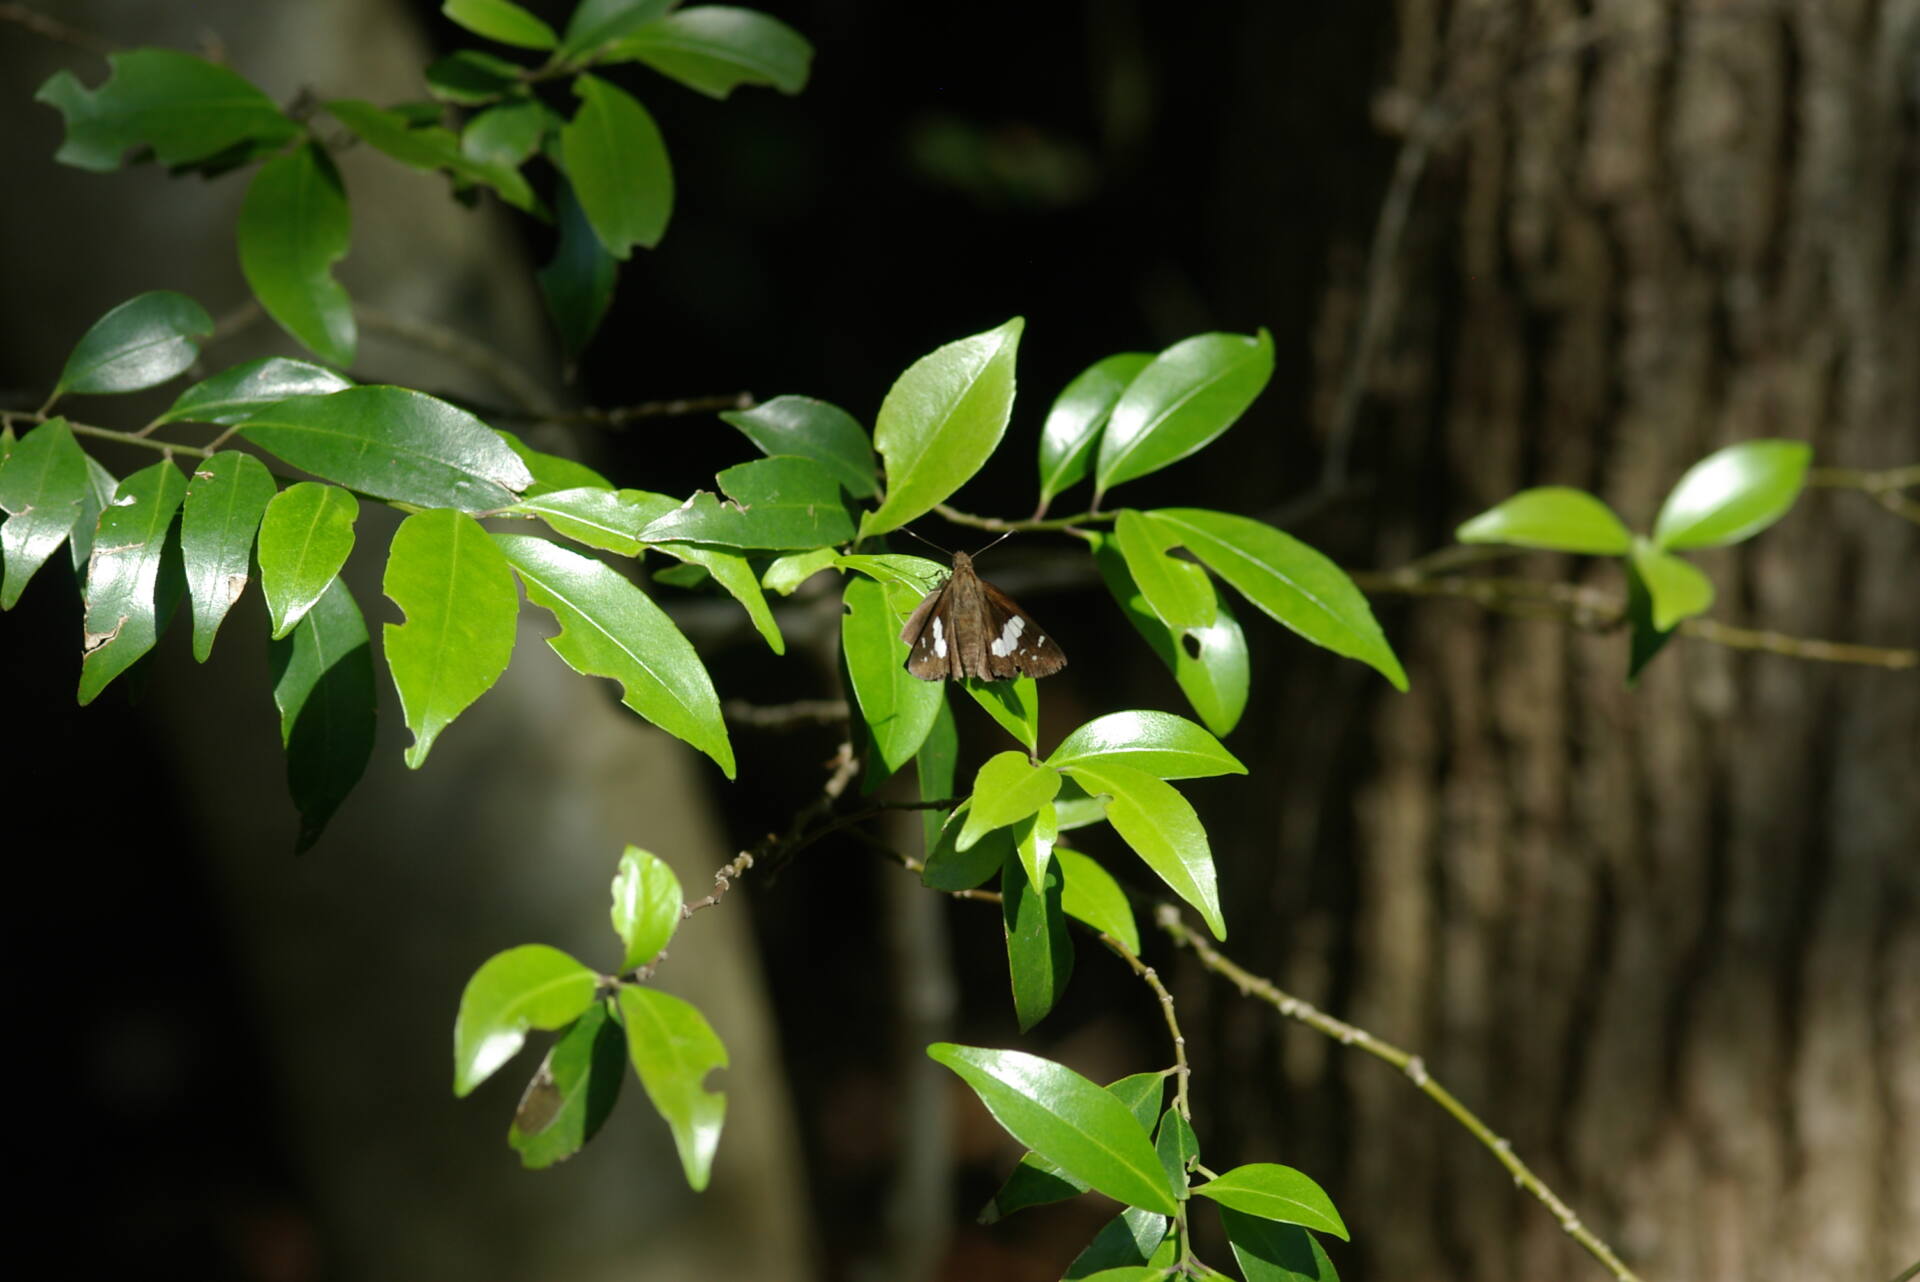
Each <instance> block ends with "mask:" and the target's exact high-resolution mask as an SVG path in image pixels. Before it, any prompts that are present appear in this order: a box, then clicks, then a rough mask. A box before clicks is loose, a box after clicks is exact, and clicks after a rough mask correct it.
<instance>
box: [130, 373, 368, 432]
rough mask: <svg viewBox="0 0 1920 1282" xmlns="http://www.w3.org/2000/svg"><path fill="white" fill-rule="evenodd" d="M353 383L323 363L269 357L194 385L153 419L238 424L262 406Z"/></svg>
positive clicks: (156, 421)
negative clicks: (316, 363) (164, 411)
mask: <svg viewBox="0 0 1920 1282" xmlns="http://www.w3.org/2000/svg"><path fill="white" fill-rule="evenodd" d="M352 386H353V382H352V380H350V379H347V378H344V377H342V376H341V375H339V374H336V373H334V372H333V371H332V370H330V369H328V368H327V367H326V366H324V365H314V364H312V363H310V362H308V361H295V360H288V359H287V358H286V357H284V356H268V357H266V358H264V359H262V360H257V361H248V362H247V363H246V364H244V365H235V366H234V367H233V368H232V369H228V370H222V371H221V372H220V373H218V374H215V375H214V376H213V377H212V378H209V379H206V380H204V381H203V382H199V383H195V384H194V385H193V386H192V387H189V388H188V389H187V390H186V391H184V392H182V393H180V396H179V399H177V400H176V401H174V403H173V405H172V406H171V407H170V408H169V409H168V410H167V412H166V413H164V414H162V415H161V416H160V417H159V418H157V419H155V420H154V422H155V424H156V425H157V424H160V423H180V422H187V423H221V424H232V423H239V422H244V421H245V420H246V419H247V418H248V416H250V415H251V414H253V413H254V411H256V410H257V409H259V408H260V407H261V406H264V405H272V404H274V403H276V402H278V401H284V400H286V399H287V398H288V397H290V396H322V395H325V394H326V393H328V392H338V391H343V390H345V389H346V388H349V387H352Z"/></svg>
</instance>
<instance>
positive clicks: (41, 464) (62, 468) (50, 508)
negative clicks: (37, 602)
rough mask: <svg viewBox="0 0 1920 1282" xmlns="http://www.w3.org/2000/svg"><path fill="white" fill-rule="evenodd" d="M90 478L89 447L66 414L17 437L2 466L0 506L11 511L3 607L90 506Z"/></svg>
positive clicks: (0, 590)
mask: <svg viewBox="0 0 1920 1282" xmlns="http://www.w3.org/2000/svg"><path fill="white" fill-rule="evenodd" d="M87 480H88V476H87V455H86V451H84V450H82V449H81V448H80V446H79V444H78V443H77V442H75V441H74V439H73V430H72V429H71V428H69V427H68V426H67V421H66V420H65V419H63V418H52V419H48V420H47V421H46V422H44V423H42V424H40V425H39V426H38V427H35V428H34V429H32V430H31V431H29V432H28V433H27V434H26V435H25V436H23V437H21V438H20V439H19V440H18V441H16V442H15V443H14V446H13V452H12V453H11V454H10V455H9V456H8V457H7V461H6V466H5V467H0V510H4V511H5V512H6V513H7V514H8V515H7V520H6V524H5V525H0V555H4V557H5V558H6V578H5V581H4V584H0V609H7V610H11V609H12V608H13V606H14V603H15V602H16V601H18V600H19V599H20V594H21V593H22V592H24V591H25V590H26V587H27V581H28V580H29V579H31V578H33V576H34V574H35V573H36V572H37V571H38V570H39V569H40V567H41V566H43V565H45V564H46V562H47V558H48V557H50V556H52V555H53V554H54V553H55V552H56V551H58V550H59V548H60V545H61V544H62V543H64V542H65V541H66V539H67V536H68V535H69V534H70V533H72V532H73V531H74V527H75V526H76V525H77V524H78V523H79V521H80V518H81V514H82V510H83V508H84V507H86V506H87V503H86V500H87ZM87 534H88V535H89V537H90V536H91V534H92V530H91V529H89V530H88V531H87Z"/></svg>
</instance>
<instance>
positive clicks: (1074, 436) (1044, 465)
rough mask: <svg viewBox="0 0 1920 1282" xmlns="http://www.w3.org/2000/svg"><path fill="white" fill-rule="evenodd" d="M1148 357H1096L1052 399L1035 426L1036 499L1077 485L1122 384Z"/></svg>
mask: <svg viewBox="0 0 1920 1282" xmlns="http://www.w3.org/2000/svg"><path fill="white" fill-rule="evenodd" d="M1152 362H1153V357H1152V356H1151V355H1150V354H1148V353H1146V352H1121V353H1120V354H1119V355H1117V356H1109V357H1107V358H1106V359H1105V360H1101V361H1095V362H1094V363H1093V364H1092V365H1090V366H1088V367H1087V368H1086V369H1085V370H1082V371H1081V372H1080V374H1079V375H1078V376H1077V377H1075V378H1074V380H1073V381H1072V382H1071V383H1068V384H1067V385H1066V387H1065V389H1064V390H1062V391H1061V393H1060V395H1059V396H1057V397H1056V398H1054V402H1053V408H1052V409H1050V410H1048V411H1047V421H1046V424H1045V425H1044V426H1042V427H1041V429H1040V500H1041V502H1042V503H1047V502H1051V501H1052V499H1053V497H1054V495H1056V494H1059V493H1060V492H1061V491H1063V490H1065V489H1067V488H1069V487H1070V486H1073V485H1076V484H1078V483H1079V482H1080V481H1081V480H1082V479H1083V478H1084V477H1085V476H1086V474H1087V467H1088V465H1089V464H1090V463H1091V462H1092V461H1093V450H1094V446H1095V445H1097V444H1098V443H1099V441H1100V429H1101V428H1103V427H1105V426H1106V425H1107V416H1108V415H1110V414H1112V413H1113V407H1114V406H1115V405H1117V404H1119V402H1120V394H1121V393H1122V392H1124V391H1126V390H1127V384H1129V383H1131V382H1133V380H1134V378H1135V377H1136V376H1137V375H1138V374H1139V373H1140V371H1141V370H1143V369H1145V368H1146V367H1147V366H1148V365H1149V364H1151V363H1152Z"/></svg>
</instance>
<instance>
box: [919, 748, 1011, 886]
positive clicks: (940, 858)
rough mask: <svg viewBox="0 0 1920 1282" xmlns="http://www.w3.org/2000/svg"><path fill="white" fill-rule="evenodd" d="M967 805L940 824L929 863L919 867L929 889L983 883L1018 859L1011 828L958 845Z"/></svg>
mask: <svg viewBox="0 0 1920 1282" xmlns="http://www.w3.org/2000/svg"><path fill="white" fill-rule="evenodd" d="M923 751H924V749H923ZM968 808H969V807H968V806H967V803H966V802H964V801H963V802H961V803H960V807H959V809H957V810H955V811H954V812H953V813H952V814H951V815H949V816H948V817H947V821H946V823H945V824H943V825H941V827H940V830H939V832H938V834H937V835H936V836H935V838H934V842H933V848H932V849H931V850H929V851H928V852H927V866H926V867H925V868H923V869H921V871H920V882H921V884H922V885H924V886H926V887H927V888H928V889H929V890H944V891H949V892H951V891H956V890H972V889H974V888H975V887H976V886H984V885H986V884H987V881H988V879H989V878H991V877H992V876H993V875H994V874H995V873H997V872H999V871H1000V870H1001V869H1002V868H1004V867H1006V866H1007V864H1009V863H1011V862H1015V861H1017V860H1018V859H1019V854H1018V853H1017V852H1016V851H1015V850H1014V843H1013V832H1014V830H1013V829H1012V828H995V829H994V830H993V831H992V832H990V833H988V834H987V835H986V836H984V837H982V838H980V840H979V841H977V842H975V843H974V844H973V846H972V848H971V849H968V850H961V849H960V848H959V847H957V846H956V845H955V844H954V843H955V842H956V841H957V840H958V839H959V837H960V827H961V825H962V824H964V823H965V822H966V812H967V810H968Z"/></svg>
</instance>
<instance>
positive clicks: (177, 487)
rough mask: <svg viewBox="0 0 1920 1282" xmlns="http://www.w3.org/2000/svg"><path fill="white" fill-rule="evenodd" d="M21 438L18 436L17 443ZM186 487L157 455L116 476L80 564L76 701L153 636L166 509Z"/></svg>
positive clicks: (122, 667)
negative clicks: (82, 606) (82, 585)
mask: <svg viewBox="0 0 1920 1282" xmlns="http://www.w3.org/2000/svg"><path fill="white" fill-rule="evenodd" d="M25 444H26V443H25V442H24V441H23V442H21V447H22V448H24V447H25ZM16 457H18V455H17V454H16ZM8 470H9V471H11V470H12V464H11V463H9V464H8ZM186 493H187V482H186V478H185V477H183V476H181V475H180V469H179V468H177V467H175V466H174V465H173V464H172V463H170V462H168V461H166V460H164V459H162V460H161V461H160V462H158V463H155V464H153V465H152V466H150V467H143V468H141V469H140V470H139V471H138V472H135V473H134V474H133V475H132V476H129V477H128V478H127V479H126V480H124V481H122V482H120V485H119V487H118V488H117V489H115V490H114V492H113V499H112V500H111V501H110V502H109V503H108V504H107V506H106V509H105V510H104V511H102V512H101V513H100V528H99V530H98V531H97V532H96V533H95V535H94V540H93V555H92V557H91V558H90V559H89V560H88V562H87V615H86V625H85V633H84V635H83V637H82V639H81V645H82V650H83V653H84V657H83V658H82V660H81V666H80V703H81V704H82V705H83V706H84V705H86V704H89V703H92V702H93V700H94V698H95V696H97V695H98V694H99V693H100V692H101V691H102V690H104V689H106V687H107V683H108V682H110V681H112V680H113V679H114V678H115V677H117V676H119V675H120V674H121V673H122V672H125V671H126V670H127V669H128V668H130V667H132V666H133V662H134V660H136V659H138V658H139V657H140V656H141V655H143V654H145V653H146V652H147V651H149V650H151V649H152V648H153V643H154V640H155V639H156V638H157V637H158V635H159V627H158V622H157V618H158V612H157V610H156V607H155V602H154V588H155V586H156V584H157V583H158V581H159V578H160V557H161V554H162V552H163V551H164V550H165V547H166V541H167V531H168V529H169V528H170V527H171V526H172V525H173V514H174V512H175V511H177V510H178V509H179V507H180V500H181V499H182V498H184V497H186Z"/></svg>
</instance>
